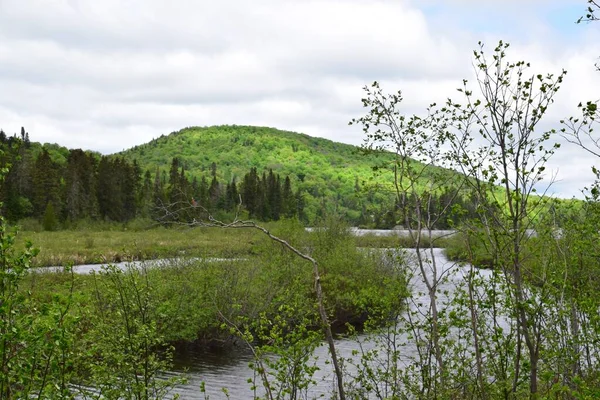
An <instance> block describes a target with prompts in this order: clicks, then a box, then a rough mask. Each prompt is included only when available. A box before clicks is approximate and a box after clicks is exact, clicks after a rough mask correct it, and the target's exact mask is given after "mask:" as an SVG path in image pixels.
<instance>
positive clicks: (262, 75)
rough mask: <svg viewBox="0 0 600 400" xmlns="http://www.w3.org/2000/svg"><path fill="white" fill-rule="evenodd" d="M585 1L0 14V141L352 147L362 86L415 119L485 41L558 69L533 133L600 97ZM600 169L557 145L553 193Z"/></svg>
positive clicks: (110, 147) (154, 1)
mask: <svg viewBox="0 0 600 400" xmlns="http://www.w3.org/2000/svg"><path fill="white" fill-rule="evenodd" d="M585 3H586V2H585V0H562V1H558V0H519V1H516V0H502V1H500V0H318V1H317V0H293V1H292V0H255V1H242V0H221V1H208V0H103V1H95V0H0V128H1V129H3V130H4V131H5V132H7V133H8V134H13V133H15V132H19V131H20V128H21V126H24V127H25V129H26V130H27V131H28V132H29V135H30V137H31V140H33V141H39V142H42V143H44V142H50V143H59V144H61V145H63V146H67V147H70V148H83V149H90V150H95V151H99V152H101V153H103V154H109V153H113V152H118V151H121V150H123V149H127V148H129V147H132V146H134V145H137V144H142V143H145V142H148V141H150V140H152V139H153V138H156V137H158V136H160V135H162V134H169V133H170V132H173V131H177V130H179V129H181V128H184V127H187V126H209V125H221V124H237V125H259V126H270V127H275V128H279V129H284V130H290V131H295V132H301V133H306V134H308V135H311V136H318V137H324V138H327V139H331V140H334V141H338V142H344V143H349V144H354V145H360V144H361V143H362V142H363V140H364V136H363V133H362V131H361V129H360V128H359V127H356V126H348V121H349V120H350V119H352V118H357V117H360V116H362V115H364V113H365V110H363V109H362V104H361V101H360V99H361V98H362V97H363V91H362V87H363V86H365V85H368V84H370V83H371V82H373V81H374V80H377V81H379V82H380V83H381V85H382V87H383V88H384V90H385V91H387V92H395V91H397V90H401V91H402V93H403V98H404V100H403V103H402V106H401V110H402V112H404V113H406V114H407V115H411V114H415V113H416V114H422V113H423V112H424V111H425V109H426V107H427V105H429V104H430V103H432V102H442V101H444V100H445V99H447V98H448V97H453V98H455V97H457V92H456V88H458V87H459V86H460V85H461V83H462V80H463V79H473V76H474V75H473V74H474V73H473V66H472V54H473V50H474V49H476V48H477V43H478V42H479V41H482V42H483V43H484V44H485V48H486V49H489V50H491V49H493V47H494V46H495V45H496V44H497V43H498V41H499V40H504V41H505V42H509V43H510V44H511V47H510V49H509V51H508V57H509V58H510V59H514V60H515V61H516V60H521V59H523V60H527V61H529V62H531V64H532V72H535V73H543V74H546V73H559V72H560V71H561V70H562V69H563V68H564V69H566V70H567V71H568V74H567V77H566V80H565V82H564V84H563V86H562V88H561V90H560V92H559V93H558V94H557V96H556V101H555V103H554V104H553V105H552V107H551V108H550V110H549V112H548V115H547V116H546V119H545V121H544V123H543V124H544V125H543V127H544V128H545V129H553V128H554V129H559V128H560V124H559V121H560V120H561V119H563V118H565V117H568V116H570V115H575V114H576V105H577V104H578V103H579V102H581V101H584V102H585V101H588V100H598V99H600V72H596V71H595V67H594V63H595V62H597V61H598V56H600V22H597V23H590V24H575V21H576V20H577V19H578V18H579V17H580V16H581V15H583V13H584V12H585V8H586V4H585ZM594 164H596V165H598V164H600V162H598V160H596V158H595V157H593V156H591V155H588V154H587V153H586V152H585V151H582V150H581V149H579V148H577V147H576V146H572V145H568V144H566V143H565V144H564V145H563V146H562V148H561V149H560V151H559V152H557V154H556V155H555V156H554V157H553V158H552V159H551V161H550V162H549V164H548V166H549V168H548V176H549V177H550V176H554V177H555V180H556V182H555V183H554V185H553V187H552V193H555V194H556V195H557V196H560V197H571V196H576V197H581V192H580V190H581V189H582V188H583V187H584V186H586V185H589V184H590V182H591V181H592V178H593V176H592V173H591V166H592V165H594Z"/></svg>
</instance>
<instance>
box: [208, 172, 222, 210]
mask: <svg viewBox="0 0 600 400" xmlns="http://www.w3.org/2000/svg"><path fill="white" fill-rule="evenodd" d="M208 196H209V199H210V204H211V206H212V207H211V209H210V210H211V211H215V210H217V209H219V208H221V207H220V206H222V204H220V203H221V185H220V184H219V181H218V180H217V177H216V175H213V178H212V180H211V181H210V187H209V188H208Z"/></svg>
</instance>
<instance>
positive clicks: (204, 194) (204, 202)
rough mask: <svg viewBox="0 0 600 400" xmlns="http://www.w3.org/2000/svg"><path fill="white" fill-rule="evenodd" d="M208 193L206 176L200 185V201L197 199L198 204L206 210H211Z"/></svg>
mask: <svg viewBox="0 0 600 400" xmlns="http://www.w3.org/2000/svg"><path fill="white" fill-rule="evenodd" d="M208 192H209V186H208V181H207V180H206V177H205V176H202V179H200V185H199V186H198V199H196V202H197V203H198V205H200V206H202V208H204V209H206V210H210V209H211V208H212V206H211V204H210V196H209V193H208Z"/></svg>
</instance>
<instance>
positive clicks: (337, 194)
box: [0, 126, 473, 231]
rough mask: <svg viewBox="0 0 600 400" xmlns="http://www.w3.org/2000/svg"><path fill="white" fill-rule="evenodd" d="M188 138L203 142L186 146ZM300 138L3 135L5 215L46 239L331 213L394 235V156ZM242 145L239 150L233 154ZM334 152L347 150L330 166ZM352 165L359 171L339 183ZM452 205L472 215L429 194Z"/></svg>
mask: <svg viewBox="0 0 600 400" xmlns="http://www.w3.org/2000/svg"><path fill="white" fill-rule="evenodd" d="M193 138H199V139H200V140H199V142H197V143H195V144H192V143H190V142H189V141H190V140H191V139H193ZM305 138H308V137H307V136H305V135H300V134H295V133H289V132H282V131H278V130H275V129H269V128H255V127H237V126H233V127H231V126H224V127H211V128H188V129H184V130H182V131H180V132H175V133H172V134H171V135H169V136H163V137H161V138H159V139H157V140H154V141H152V142H150V143H148V144H147V145H143V146H136V147H135V148H133V149H131V150H129V151H126V152H123V153H122V154H115V155H101V154H98V153H95V152H91V151H83V150H81V149H67V148H64V147H61V146H58V145H53V144H44V145H42V144H40V143H36V142H32V141H31V140H30V138H29V133H28V132H27V131H26V130H25V128H22V129H21V132H20V134H19V135H17V134H13V135H12V136H8V135H7V134H6V133H4V132H3V131H2V132H0V146H1V148H2V159H1V160H0V162H1V165H2V166H3V167H5V168H7V171H8V172H7V174H6V178H5V180H4V182H3V184H2V186H1V187H0V201H2V204H3V206H2V207H3V209H2V214H3V215H4V216H5V217H6V218H7V219H8V220H9V221H11V222H13V223H16V222H19V221H28V220H29V221H31V220H34V221H36V222H38V221H39V223H40V224H41V226H42V227H43V229H44V230H50V231H52V230H57V229H60V228H72V227H76V226H77V225H78V224H79V223H82V222H86V223H89V222H91V223H94V221H103V222H106V221H108V222H115V223H128V222H131V221H133V220H136V219H138V220H143V221H146V222H147V223H148V224H152V223H153V222H152V221H157V220H160V221H161V222H162V223H172V222H183V221H190V220H192V219H193V218H197V219H200V218H202V217H206V215H207V214H208V213H210V214H211V215H216V216H219V217H224V218H227V217H231V216H232V215H233V214H235V213H239V212H242V213H243V215H244V216H245V217H248V218H251V219H256V220H259V221H263V222H264V221H278V220H280V219H282V218H288V219H290V218H291V219H298V220H299V221H300V222H302V223H303V224H312V223H314V222H315V221H316V220H317V219H322V218H324V217H325V215H326V214H333V213H335V214H337V215H341V216H343V217H344V219H345V220H346V221H347V222H348V223H350V224H352V225H355V226H362V227H370V228H392V227H394V226H396V225H397V224H398V223H399V221H403V220H404V216H403V215H402V212H401V208H400V207H398V206H397V204H395V202H394V200H393V198H394V196H393V190H392V189H391V188H385V186H383V183H382V182H385V181H384V179H387V178H389V177H388V175H389V174H390V170H388V167H389V165H386V163H390V162H392V158H391V157H390V156H391V153H390V154H386V153H383V155H382V154H375V155H373V154H366V155H364V154H360V152H359V149H358V148H356V147H353V146H349V145H341V144H338V143H333V142H329V141H327V140H324V139H315V138H310V145H307V144H306V143H304V139H305ZM240 141H241V148H242V149H241V150H240V149H239V148H237V147H236V146H235V143H238V142H240ZM186 142H187V146H183V145H182V144H184V145H185V144H186ZM332 146H334V147H338V146H339V147H343V150H344V151H343V152H342V153H341V154H338V156H337V157H335V158H333V157H328V156H327V153H333V151H335V149H331V147H332ZM223 148H233V150H232V151H230V152H225V151H221V150H222V149H223ZM176 149H180V150H179V151H177V150H176ZM174 150H175V151H174ZM190 150H191V152H190ZM286 151H289V153H290V154H288V153H286ZM263 153H273V154H278V158H277V159H275V160H273V159H269V157H268V156H267V155H266V154H263ZM344 153H348V158H347V159H346V160H345V161H346V163H345V164H344V163H342V162H343V161H344V160H343V158H342V157H344V155H345V154H344ZM174 154H175V156H173V155H174ZM179 154H181V155H179ZM207 154H208V155H209V156H210V155H212V156H214V157H207ZM240 154H242V156H241V157H240ZM291 154H296V155H298V156H299V157H298V158H297V159H294V157H293V156H292V155H291ZM323 156H325V157H324V159H320V158H319V157H323ZM361 157H362V158H364V159H361ZM138 158H140V159H141V160H142V161H141V162H138ZM377 159H379V160H377ZM199 160H202V161H204V164H202V163H201V161H199ZM215 160H216V161H215ZM253 160H254V161H253ZM260 160H262V161H260ZM285 160H287V162H286V161H285ZM284 162H286V164H285V166H284V164H283V163H284ZM371 162H378V163H379V164H375V167H373V166H372V165H369V163H371ZM352 163H355V164H356V163H358V165H359V166H360V168H357V169H356V170H354V171H353V172H352V173H353V174H354V176H352V175H345V176H344V175H343V174H344V173H345V170H347V168H346V167H347V165H348V164H352ZM295 164H302V165H303V166H304V167H303V168H302V169H299V168H294V167H295V166H296V165H295ZM267 167H268V168H267ZM447 173H448V174H450V175H452V174H453V173H451V172H447ZM284 174H285V175H284ZM374 174H375V175H374ZM334 176H335V177H336V178H334V179H332V178H333V177H334ZM359 176H360V177H359ZM373 176H375V180H373ZM328 178H329V179H328ZM388 180H389V179H388ZM449 200H452V202H453V204H456V205H457V206H459V208H460V209H463V210H465V209H466V210H471V212H473V208H472V207H469V205H468V204H469V201H468V198H465V197H457V198H455V197H454V196H453V195H452V193H451V191H450V190H446V191H439V192H437V193H434V194H433V200H432V204H433V205H434V206H435V204H439V205H440V207H439V210H438V213H439V214H441V208H442V205H444V204H447V203H448V201H449ZM434 208H435V207H434ZM404 212H406V210H405V211H404ZM467 214H469V213H467ZM466 217H468V215H465V213H464V212H463V213H462V214H461V215H446V216H444V218H443V219H440V220H439V222H438V223H437V224H436V227H437V228H441V229H444V228H448V227H450V226H453V225H454V224H456V223H458V222H460V220H462V219H464V218H466Z"/></svg>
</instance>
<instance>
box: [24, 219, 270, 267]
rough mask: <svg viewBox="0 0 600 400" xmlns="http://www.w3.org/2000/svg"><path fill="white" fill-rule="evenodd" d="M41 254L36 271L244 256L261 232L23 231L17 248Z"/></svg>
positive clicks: (251, 251) (254, 246)
mask: <svg viewBox="0 0 600 400" xmlns="http://www.w3.org/2000/svg"><path fill="white" fill-rule="evenodd" d="M26 241H31V242H32V243H33V244H34V246H35V247H36V248H38V249H39V251H40V252H39V254H38V256H37V257H36V258H35V259H34V260H33V263H34V265H35V266H52V265H67V264H74V265H79V264H98V263H106V262H121V261H131V260H150V259H156V258H171V257H181V256H189V257H241V256H248V255H252V254H255V253H257V252H258V251H260V250H259V248H260V245H261V243H263V242H264V241H265V238H264V237H262V236H261V235H260V234H259V232H256V231H251V230H227V231H225V230H223V229H210V228H193V229H192V228H154V229H148V230H144V231H123V230H122V231H106V230H101V231H93V230H87V231H68V230H67V231H57V232H28V231H23V232H20V233H19V235H18V239H17V247H20V248H23V247H24V244H25V242H26Z"/></svg>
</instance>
